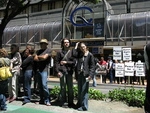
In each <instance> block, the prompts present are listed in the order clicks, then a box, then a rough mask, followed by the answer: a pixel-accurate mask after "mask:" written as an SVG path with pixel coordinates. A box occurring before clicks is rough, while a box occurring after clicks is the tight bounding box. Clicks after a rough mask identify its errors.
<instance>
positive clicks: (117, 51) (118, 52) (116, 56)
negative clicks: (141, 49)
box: [113, 47, 122, 60]
mask: <svg viewBox="0 0 150 113" xmlns="http://www.w3.org/2000/svg"><path fill="white" fill-rule="evenodd" d="M121 59H122V48H121V47H113V60H121Z"/></svg>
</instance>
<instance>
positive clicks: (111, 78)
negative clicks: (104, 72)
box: [108, 69, 113, 83]
mask: <svg viewBox="0 0 150 113" xmlns="http://www.w3.org/2000/svg"><path fill="white" fill-rule="evenodd" d="M108 74H109V80H110V83H112V82H113V70H112V69H110V71H109V73H108Z"/></svg>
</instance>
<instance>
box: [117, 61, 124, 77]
mask: <svg viewBox="0 0 150 113" xmlns="http://www.w3.org/2000/svg"><path fill="white" fill-rule="evenodd" d="M115 77H124V64H123V63H116V64H115Z"/></svg>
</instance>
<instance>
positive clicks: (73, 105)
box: [68, 103, 77, 109]
mask: <svg viewBox="0 0 150 113" xmlns="http://www.w3.org/2000/svg"><path fill="white" fill-rule="evenodd" d="M68 107H69V108H74V109H77V107H76V105H75V104H74V103H71V104H68Z"/></svg>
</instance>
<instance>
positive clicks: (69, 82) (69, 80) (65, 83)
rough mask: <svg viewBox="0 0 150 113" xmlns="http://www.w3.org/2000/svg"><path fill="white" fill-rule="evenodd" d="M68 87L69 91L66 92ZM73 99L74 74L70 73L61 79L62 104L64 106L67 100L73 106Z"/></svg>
mask: <svg viewBox="0 0 150 113" xmlns="http://www.w3.org/2000/svg"><path fill="white" fill-rule="evenodd" d="M66 87H67V89H68V91H66ZM67 95H68V98H67ZM73 98H74V97H73V77H72V72H68V74H63V76H62V77H61V78H60V101H61V103H60V104H62V105H63V104H64V103H65V102H67V100H68V104H73Z"/></svg>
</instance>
